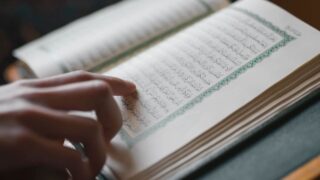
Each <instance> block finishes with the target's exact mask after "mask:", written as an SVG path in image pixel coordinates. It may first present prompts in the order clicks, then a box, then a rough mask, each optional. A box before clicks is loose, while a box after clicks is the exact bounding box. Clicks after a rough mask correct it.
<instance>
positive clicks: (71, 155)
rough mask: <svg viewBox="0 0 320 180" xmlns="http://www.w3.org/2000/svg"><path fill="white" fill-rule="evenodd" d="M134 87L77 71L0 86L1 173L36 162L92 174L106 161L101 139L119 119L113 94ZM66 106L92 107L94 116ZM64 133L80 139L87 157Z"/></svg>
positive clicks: (76, 176) (86, 176) (107, 137)
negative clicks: (68, 142)
mask: <svg viewBox="0 0 320 180" xmlns="http://www.w3.org/2000/svg"><path fill="white" fill-rule="evenodd" d="M134 91H135V85H134V84H132V83H130V82H127V81H124V80H120V79H118V78H113V77H106V76H102V75H96V74H92V73H88V72H82V71H77V72H73V73H68V74H65V75H60V76H55V77H51V78H46V79H37V80H22V81H17V82H14V83H12V84H9V85H6V86H3V87H1V88H0V159H1V161H0V173H1V172H5V171H12V170H14V169H19V168H27V167H32V166H39V165H40V166H46V167H53V168H57V169H61V170H64V169H66V168H67V169H68V170H69V171H70V173H71V174H72V177H73V179H76V180H78V179H92V178H93V177H94V176H95V174H97V173H98V172H99V171H100V169H101V167H102V166H103V164H104V162H105V159H106V143H108V142H109V141H110V140H111V139H112V138H113V136H114V135H115V134H116V133H117V131H118V130H119V129H120V127H121V125H122V119H121V114H120V111H119V109H118V107H117V104H116V102H115V100H114V99H113V95H120V96H124V95H128V94H130V93H133V92H134ZM70 110H80V111H89V110H94V111H95V112H96V115H97V118H98V121H95V120H93V119H90V118H85V117H80V116H75V115H70V114H68V111H70ZM65 138H67V139H69V140H71V141H73V142H81V143H83V144H84V146H85V153H86V156H87V157H88V158H83V157H81V154H80V153H79V152H78V151H75V150H73V149H70V148H67V147H64V146H63V144H62V142H63V140H64V139H65Z"/></svg>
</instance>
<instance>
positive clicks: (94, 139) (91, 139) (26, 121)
mask: <svg viewBox="0 0 320 180" xmlns="http://www.w3.org/2000/svg"><path fill="white" fill-rule="evenodd" d="M18 119H20V121H19V122H20V123H21V124H23V125H24V126H26V127H28V128H30V129H32V130H33V131H35V132H36V133H38V134H41V135H44V136H46V137H50V138H53V139H65V138H67V139H69V140H71V141H73V142H81V143H83V144H84V146H85V153H86V155H87V156H88V158H89V160H90V165H91V169H92V171H93V172H94V173H98V172H99V171H100V170H101V168H102V166H103V165H104V163H105V160H106V143H105V139H104V136H103V130H102V127H101V124H100V123H99V122H97V121H95V120H93V119H89V118H84V117H79V116H72V115H69V114H67V113H65V112H61V111H57V110H52V109H47V108H43V107H36V106H35V107H32V110H28V111H26V112H25V113H24V114H23V118H18ZM60 143H61V142H60Z"/></svg>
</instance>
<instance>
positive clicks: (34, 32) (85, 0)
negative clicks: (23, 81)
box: [0, 0, 120, 84]
mask: <svg viewBox="0 0 320 180" xmlns="http://www.w3.org/2000/svg"><path fill="white" fill-rule="evenodd" d="M118 1H120V0H1V1H0V84H5V83H6V78H5V75H4V73H5V70H6V68H7V67H8V66H9V65H10V64H12V63H13V62H15V59H14V57H12V50H14V49H16V48H17V47H19V46H21V45H23V44H25V43H27V42H29V41H32V40H34V39H36V38H38V37H40V36H41V35H44V34H46V33H48V32H50V31H52V30H54V29H57V28H59V27H61V26H63V25H65V24H67V23H68V22H70V21H72V20H75V19H77V18H79V17H81V16H84V15H87V14H89V13H91V12H93V11H96V10H98V9H101V8H103V7H105V6H108V5H111V4H114V3H116V2H118Z"/></svg>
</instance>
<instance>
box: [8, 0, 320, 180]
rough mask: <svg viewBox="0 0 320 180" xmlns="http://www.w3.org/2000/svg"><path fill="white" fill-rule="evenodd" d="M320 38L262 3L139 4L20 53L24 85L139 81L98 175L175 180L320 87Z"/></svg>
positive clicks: (187, 0) (141, 0) (98, 15)
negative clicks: (74, 78)
mask: <svg viewBox="0 0 320 180" xmlns="http://www.w3.org/2000/svg"><path fill="white" fill-rule="evenodd" d="M319 53H320V32H319V31H318V30H316V29H315V28H313V27H311V26H310V25H308V24H306V23H304V22H303V21H301V20H299V19H298V18H296V17H294V16H293V15H291V14H289V13H288V12H286V11H285V10H283V9H281V8H280V7H278V6H276V5H274V4H272V3H271V2H269V1H264V0H243V1H239V2H237V3H233V4H229V3H228V2H227V1H224V0H161V1H152V0H131V1H123V2H121V3H118V4H116V5H113V6H111V7H107V8H105V9H102V10H100V11H97V12H95V13H93V14H91V15H88V16H86V17H83V18H81V19H79V20H76V21H74V22H72V23H70V24H68V25H66V26H64V27H62V28H60V29H58V30H56V31H53V32H52V33H50V34H48V35H46V36H44V37H42V38H40V39H38V40H35V41H33V42H31V43H29V44H27V45H25V46H23V47H21V48H19V49H17V50H16V51H15V52H14V55H15V56H16V57H17V58H19V59H20V60H21V62H20V67H21V72H23V74H24V75H25V77H38V78H41V77H48V76H52V75H57V74H62V73H66V72H70V71H75V70H86V71H91V72H96V73H101V74H105V75H109V76H115V77H120V78H123V79H127V80H130V81H133V82H134V83H135V84H136V85H137V93H136V94H135V95H132V96H128V97H115V98H116V101H117V103H118V105H119V108H120V109H121V112H122V116H123V127H122V129H121V131H120V132H119V133H118V135H117V136H116V137H115V138H114V139H113V140H112V142H111V146H110V148H109V149H108V158H107V160H106V164H105V167H104V168H103V170H102V174H108V173H111V174H112V175H113V176H114V177H116V178H119V179H168V178H169V179H170V178H179V177H182V176H183V175H184V174H186V173H188V172H190V171H191V170H193V169H195V168H197V167H198V166H200V165H201V164H203V163H204V162H205V161H206V160H207V159H210V158H212V157H214V156H217V155H218V154H220V153H222V152H223V151H224V149H226V148H228V147H229V146H230V145H232V144H233V143H236V142H238V141H239V140H241V139H242V138H243V137H245V136H247V135H248V134H250V132H253V131H254V130H255V129H256V128H257V127H260V126H262V125H263V124H266V123H268V122H269V121H270V119H272V118H273V117H276V116H277V115H278V114H279V113H281V112H283V111H285V110H286V109H287V108H289V107H290V106H292V105H293V104H294V103H296V102H298V101H299V100H301V99H302V98H303V97H305V96H307V95H308V94H310V93H313V92H315V91H317V90H319V87H320V56H319Z"/></svg>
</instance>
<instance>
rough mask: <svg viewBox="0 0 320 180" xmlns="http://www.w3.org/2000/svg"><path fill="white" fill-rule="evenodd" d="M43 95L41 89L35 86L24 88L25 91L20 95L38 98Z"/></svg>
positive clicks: (22, 97)
mask: <svg viewBox="0 0 320 180" xmlns="http://www.w3.org/2000/svg"><path fill="white" fill-rule="evenodd" d="M40 95H41V91H39V90H37V89H35V88H24V89H23V91H21V93H20V94H19V95H18V96H19V97H20V98H21V99H27V100H31V99H36V98H38V97H39V96H40Z"/></svg>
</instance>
